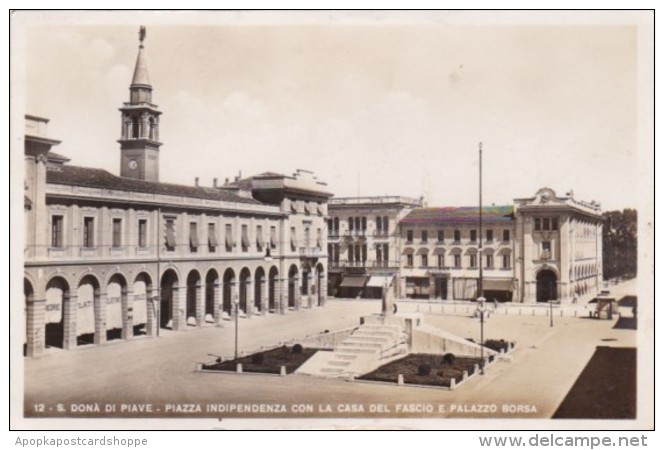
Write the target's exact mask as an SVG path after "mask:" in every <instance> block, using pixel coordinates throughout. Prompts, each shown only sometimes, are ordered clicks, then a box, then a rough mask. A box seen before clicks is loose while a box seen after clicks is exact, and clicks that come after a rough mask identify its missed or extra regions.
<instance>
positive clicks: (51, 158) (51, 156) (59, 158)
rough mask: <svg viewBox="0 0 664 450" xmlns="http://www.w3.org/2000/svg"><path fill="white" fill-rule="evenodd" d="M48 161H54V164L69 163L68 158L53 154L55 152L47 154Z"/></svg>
mask: <svg viewBox="0 0 664 450" xmlns="http://www.w3.org/2000/svg"><path fill="white" fill-rule="evenodd" d="M47 157H48V160H49V161H54V162H56V161H57V162H68V161H71V159H70V158H68V157H66V156H65V155H61V154H60V153H55V152H48V155H47Z"/></svg>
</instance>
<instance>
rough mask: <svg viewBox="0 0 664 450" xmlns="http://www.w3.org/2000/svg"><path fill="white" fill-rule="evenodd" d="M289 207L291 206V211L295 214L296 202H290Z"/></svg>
mask: <svg viewBox="0 0 664 450" xmlns="http://www.w3.org/2000/svg"><path fill="white" fill-rule="evenodd" d="M290 206H291V211H293V212H294V213H296V212H297V202H296V201H295V200H291V204H290Z"/></svg>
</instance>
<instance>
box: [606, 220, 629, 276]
mask: <svg viewBox="0 0 664 450" xmlns="http://www.w3.org/2000/svg"><path fill="white" fill-rule="evenodd" d="M603 218H604V229H603V235H602V257H603V261H604V266H603V272H604V279H605V280H607V279H610V278H615V277H634V276H636V260H637V240H636V239H637V236H636V224H637V222H636V220H637V217H636V210H635V209H624V210H622V211H607V212H605V213H604V214H603Z"/></svg>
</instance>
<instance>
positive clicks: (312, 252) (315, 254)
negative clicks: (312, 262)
mask: <svg viewBox="0 0 664 450" xmlns="http://www.w3.org/2000/svg"><path fill="white" fill-rule="evenodd" d="M299 250H300V256H303V257H305V258H319V257H321V256H323V255H324V254H325V253H324V252H323V250H322V249H320V248H318V247H300V249H299Z"/></svg>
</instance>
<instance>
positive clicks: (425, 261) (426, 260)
mask: <svg viewBox="0 0 664 450" xmlns="http://www.w3.org/2000/svg"><path fill="white" fill-rule="evenodd" d="M428 266H429V255H422V267H428Z"/></svg>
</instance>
